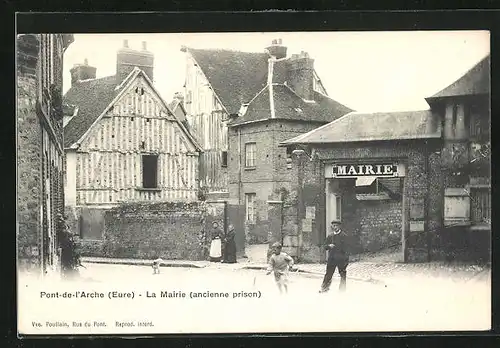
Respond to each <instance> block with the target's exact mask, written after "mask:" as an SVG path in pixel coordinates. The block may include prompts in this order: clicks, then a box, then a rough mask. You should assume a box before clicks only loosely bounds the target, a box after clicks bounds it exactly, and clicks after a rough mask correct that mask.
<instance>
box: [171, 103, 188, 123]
mask: <svg viewBox="0 0 500 348" xmlns="http://www.w3.org/2000/svg"><path fill="white" fill-rule="evenodd" d="M168 108H169V109H170V111H172V112H173V113H174V114H175V112H176V111H177V108H179V109H180V110H181V115H180V117H177V118H178V119H179V121H181V122H184V121H186V114H187V113H186V109H184V106H183V105H182V103H181V101H180V100H179V99H174V100H172V101H171V102H170V103H169V104H168Z"/></svg>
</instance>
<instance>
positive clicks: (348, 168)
mask: <svg viewBox="0 0 500 348" xmlns="http://www.w3.org/2000/svg"><path fill="white" fill-rule="evenodd" d="M325 175H326V177H327V178H332V177H333V178H336V177H350V178H353V177H359V176H391V177H394V176H404V168H403V166H402V165H400V164H396V163H391V164H388V163H382V164H333V165H332V164H330V165H327V166H326V172H325Z"/></svg>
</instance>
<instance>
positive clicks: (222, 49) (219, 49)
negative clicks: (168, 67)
mask: <svg viewBox="0 0 500 348" xmlns="http://www.w3.org/2000/svg"><path fill="white" fill-rule="evenodd" d="M185 49H186V50H188V51H189V50H194V51H219V52H220V51H224V52H233V53H246V54H262V55H269V54H268V53H266V52H255V51H252V52H249V51H240V50H232V49H227V48H193V47H187V46H186V47H185Z"/></svg>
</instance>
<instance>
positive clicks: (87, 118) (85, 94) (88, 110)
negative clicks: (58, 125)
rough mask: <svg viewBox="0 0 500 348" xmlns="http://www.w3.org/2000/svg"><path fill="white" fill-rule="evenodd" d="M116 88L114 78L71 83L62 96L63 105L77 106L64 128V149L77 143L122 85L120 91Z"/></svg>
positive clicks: (108, 77)
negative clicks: (73, 115) (76, 112)
mask: <svg viewBox="0 0 500 348" xmlns="http://www.w3.org/2000/svg"><path fill="white" fill-rule="evenodd" d="M116 86H117V84H116V77H115V76H107V77H102V78H99V79H94V80H86V81H81V82H76V83H73V85H72V86H71V88H70V89H69V90H68V92H66V94H65V95H64V103H65V104H72V105H76V106H78V114H77V115H76V116H75V117H73V118H72V119H71V120H70V121H69V122H68V124H67V125H66V127H64V147H65V148H68V147H71V146H72V145H73V144H74V143H75V142H77V141H78V140H79V139H80V138H81V137H82V136H83V135H84V134H85V132H86V131H87V130H88V129H89V128H90V127H91V126H92V124H93V123H94V122H95V121H96V120H97V118H98V117H99V116H100V115H101V113H102V112H103V111H104V109H106V107H107V106H108V105H109V104H111V102H112V101H113V99H115V97H116V96H117V95H118V94H119V93H120V92H121V91H122V90H123V85H122V88H120V89H115V88H116Z"/></svg>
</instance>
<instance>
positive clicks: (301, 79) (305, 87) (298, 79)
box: [288, 51, 314, 100]
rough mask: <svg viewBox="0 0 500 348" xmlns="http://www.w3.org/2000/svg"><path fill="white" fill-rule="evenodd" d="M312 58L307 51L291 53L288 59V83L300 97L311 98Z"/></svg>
mask: <svg viewBox="0 0 500 348" xmlns="http://www.w3.org/2000/svg"><path fill="white" fill-rule="evenodd" d="M313 81H314V59H311V58H309V54H308V53H307V52H304V51H302V52H301V53H300V54H293V55H292V56H291V57H290V59H289V60H288V85H289V86H290V88H291V89H292V90H293V91H294V92H295V93H297V94H298V95H299V96H300V97H302V99H305V100H313V88H314V87H313V86H314V82H313Z"/></svg>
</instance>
